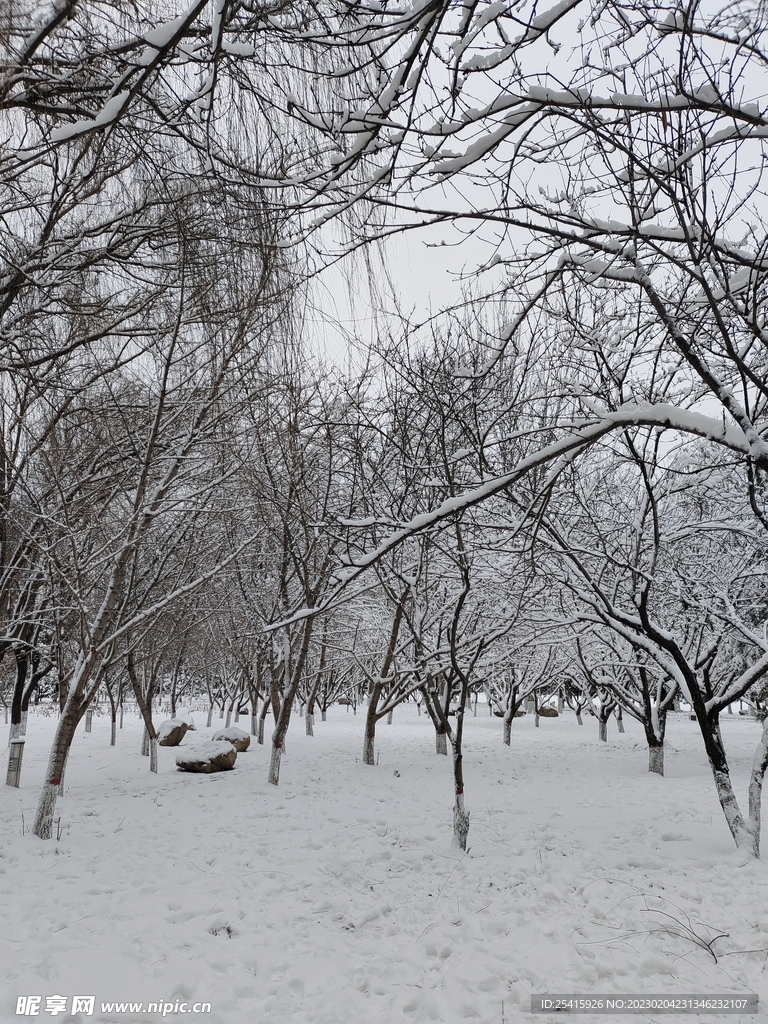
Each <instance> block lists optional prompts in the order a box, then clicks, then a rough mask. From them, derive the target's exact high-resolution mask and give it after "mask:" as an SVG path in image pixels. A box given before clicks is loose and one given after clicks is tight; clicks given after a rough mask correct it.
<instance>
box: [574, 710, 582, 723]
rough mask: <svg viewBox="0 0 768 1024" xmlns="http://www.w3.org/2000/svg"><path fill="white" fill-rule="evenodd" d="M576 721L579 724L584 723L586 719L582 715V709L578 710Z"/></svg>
mask: <svg viewBox="0 0 768 1024" xmlns="http://www.w3.org/2000/svg"><path fill="white" fill-rule="evenodd" d="M576 721H577V722H578V723H579V725H584V719H583V718H582V717H581V711H577V712H576Z"/></svg>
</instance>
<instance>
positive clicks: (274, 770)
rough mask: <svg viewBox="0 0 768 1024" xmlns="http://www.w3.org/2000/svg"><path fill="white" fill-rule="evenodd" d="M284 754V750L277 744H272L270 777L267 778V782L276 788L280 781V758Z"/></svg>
mask: <svg viewBox="0 0 768 1024" xmlns="http://www.w3.org/2000/svg"><path fill="white" fill-rule="evenodd" d="M282 754H283V748H282V747H281V746H278V745H277V744H275V743H273V744H272V756H271V757H270V759H269V775H268V776H267V782H269V783H270V785H272V786H276V785H277V784H278V782H279V781H280V758H281V757H282Z"/></svg>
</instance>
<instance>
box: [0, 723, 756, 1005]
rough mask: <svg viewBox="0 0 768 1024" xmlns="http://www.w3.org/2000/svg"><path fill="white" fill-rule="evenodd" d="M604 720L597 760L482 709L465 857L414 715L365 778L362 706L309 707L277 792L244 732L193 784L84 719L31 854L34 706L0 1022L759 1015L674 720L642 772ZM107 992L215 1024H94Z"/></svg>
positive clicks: (6, 923)
mask: <svg viewBox="0 0 768 1024" xmlns="http://www.w3.org/2000/svg"><path fill="white" fill-rule="evenodd" d="M196 717H197V724H198V727H199V726H201V725H202V724H204V716H202V715H197V716H196ZM241 724H243V723H241ZM626 724H627V733H626V734H625V735H623V736H621V735H618V734H617V733H616V731H615V724H614V723H613V722H611V724H610V734H609V742H608V743H607V744H602V743H599V741H598V738H597V724H596V722H595V720H594V719H592V718H589V717H587V718H586V719H585V725H584V726H583V727H581V728H580V727H579V726H578V725H577V724H576V722H575V721H574V718H573V715H572V714H571V713H570V712H566V715H565V717H563V718H560V719H557V720H553V719H547V720H542V722H541V728H539V729H534V727H533V721H532V719H531V718H530V717H528V718H524V719H520V720H517V721H516V722H515V723H514V726H513V734H512V746H511V748H506V747H504V746H503V744H502V742H501V722H500V721H499V720H498V719H496V718H491V717H488V713H487V709H486V708H483V707H482V706H481V707H480V708H479V711H478V717H477V718H475V719H472V718H470V719H469V720H468V728H467V735H466V751H465V771H466V788H467V805H468V807H469V809H470V811H471V828H470V836H469V843H470V849H469V850H468V851H467V853H466V854H464V855H462V854H461V853H459V852H457V851H456V850H454V849H452V848H451V845H450V838H451V808H452V781H451V765H450V760H449V758H446V757H439V756H437V755H436V754H435V753H434V733H433V730H432V727H431V724H430V722H429V720H428V719H427V718H425V717H423V716H422V717H417V714H416V710H415V708H405V709H403V708H401V709H398V710H397V711H396V712H395V719H394V723H393V724H392V725H391V726H387V725H386V724H385V723H384V722H382V723H380V725H379V728H378V737H377V740H378V744H377V745H378V750H379V753H380V759H379V764H378V765H377V767H375V768H370V767H366V766H364V765H363V764H362V762H361V759H360V750H361V746H362V741H361V734H362V726H363V721H362V716H361V715H358V716H357V717H354V716H353V715H352V713H351V712H346V711H345V710H344V709H342V708H339V709H336V708H334V709H332V710H331V712H330V713H329V718H328V721H327V722H325V723H322V722H320V721H319V716H318V720H317V724H316V726H315V733H316V735H315V737H314V739H310V738H307V737H305V736H304V735H303V730H304V723H303V721H301V720H300V719H299V718H298V717H296V719H295V720H294V724H293V726H292V729H291V732H290V733H289V736H288V743H287V747H288V753H287V756H286V758H285V759H284V761H283V766H282V773H281V781H280V786H279V788H277V789H276V788H274V787H271V786H268V785H267V782H266V775H267V764H268V756H269V748H268V747H267V746H264V747H259V746H257V745H256V744H255V741H254V744H253V745H252V746H251V749H250V750H249V751H247V752H245V753H242V754H239V755H238V759H237V765H236V768H235V769H234V770H233V771H231V772H225V773H220V774H216V775H210V776H200V775H188V774H184V773H182V772H180V771H177V770H176V768H175V751H174V750H173V749H169V748H165V749H164V748H161V750H160V772H159V775H158V776H152V775H150V773H149V771H148V758H143V757H141V755H140V753H139V746H140V730H139V723H138V721H137V720H136V719H130V720H128V719H126V727H125V729H123V730H122V732H121V733H119V737H118V745H117V747H116V748H114V749H112V748H110V747H109V722H108V719H107V718H106V717H101V718H96V719H94V725H93V732H92V733H91V734H85V733H84V732H83V731H82V729H83V726H82V725H81V726H80V729H79V731H78V735H77V737H76V739H75V743H74V746H73V750H72V755H71V757H70V762H69V767H68V769H67V779H66V786H67V792H66V796H65V797H64V798H63V799H62V800H61V801H60V802H59V805H58V809H57V816H58V815H59V814H60V816H61V818H60V822H59V832H60V836H59V838H54V839H52V840H50V841H49V842H42V841H40V840H38V839H37V838H35V837H34V836H31V835H30V834H29V827H30V823H31V821H32V818H33V815H34V808H35V803H36V798H37V793H38V788H39V785H40V782H41V780H42V776H43V770H44V766H45V762H46V759H47V752H48V745H49V741H50V737H51V735H52V731H53V725H54V723H53V720H52V719H50V718H44V717H40V716H38V717H36V716H34V715H33V716H31V718H30V724H29V729H28V734H27V736H28V738H27V748H28V749H27V751H26V754H25V764H24V775H23V782H22V786H21V788H20V789H18V790H15V789H11V788H8V787H4V788H3V794H2V822H3V845H2V855H1V858H0V891H1V894H2V896H1V902H0V908H1V912H2V919H3V929H2V939H1V940H0V941H1V943H2V952H1V954H0V963H2V965H3V969H2V975H3V976H4V984H5V985H6V987H5V990H4V992H3V995H2V999H1V1000H0V1017H1V1018H2V1020H3V1021H6V1020H7V1021H12V1020H21V1019H23V1017H22V1016H17V1015H16V1006H17V1002H16V1000H17V997H18V996H26V995H35V994H36V995H39V996H41V997H42V999H43V1001H42V1003H41V1012H40V1014H39V1018H40V1019H43V1020H49V1019H56V1020H58V1021H61V1020H68V1021H74V1020H78V1021H79V1020H82V1021H83V1022H86V1021H94V1022H96V1021H126V1022H127V1021H132V1022H145V1021H147V1022H149V1021H159V1020H161V1019H166V1020H167V1019H173V1020H179V1021H182V1020H186V1021H199V1022H204V1024H240V1022H243V1024H282V1022H291V1021H296V1022H313V1024H403V1022H405V1024H407V1022H417V1021H439V1022H441V1024H457V1022H459V1021H478V1022H482V1024H502V1022H504V1024H511V1022H514V1021H520V1020H528V1021H532V1022H539V1024H548V1022H550V1021H563V1020H565V1019H568V1020H572V1021H574V1022H576V1024H592V1022H601V1024H606V1022H607V1021H610V1020H612V1019H613V1018H612V1017H610V1016H593V1015H587V1016H578V1017H570V1016H566V1015H564V1014H557V1015H543V1014H542V1015H536V1016H529V1015H528V1010H529V1008H530V996H531V993H532V992H533V993H536V992H557V993H564V992H570V991H573V992H581V993H608V992H613V993H638V992H645V993H669V994H678V993H693V992H708V993H723V992H734V993H746V992H757V993H758V994H759V996H760V998H761V1005H762V1006H763V1007H768V967H767V966H766V963H767V960H768V868H766V865H765V864H764V863H762V862H754V861H751V860H749V859H748V858H747V857H745V856H743V855H741V854H739V853H738V852H736V850H735V848H734V846H733V843H732V841H731V838H730V835H729V833H728V831H727V828H726V825H725V821H724V819H723V816H722V814H721V811H720V809H719V806H718V803H717V800H716V797H715V791H714V787H713V785H712V781H711V776H710V774H709V770H708V768H707V766H706V763H705V760H704V756H703V752H702V745H701V740H700V738H699V735H698V731H697V728H696V725H695V723H693V722H690V721H689V720H688V718H687V716H683V715H680V716H672V720H671V722H670V724H669V728H668V744H667V777H666V778H663V779H662V778H659V777H657V776H653V775H649V774H647V772H646V766H647V753H646V748H645V744H644V741H643V737H642V733H641V731H640V729H639V728H638V727H637V726H636V725H635V723H633V722H632V721H628V722H627V723H626ZM219 725H220V722H219V721H218V720H217V719H215V720H214V726H215V727H218V726H219ZM246 727H247V726H246ZM211 731H212V730H211ZM723 731H724V735H725V741H726V745H727V749H728V751H729V754H730V760H731V765H732V769H733V772H734V776H735V778H736V780H737V783H738V790H739V795H740V797H741V796H744V798H745V799H746V794H745V788H746V779H747V774H748V768H749V763H750V761H751V757H752V751H753V749H754V746H755V743H756V742H757V739H758V736H759V731H760V729H759V726H758V725H757V724H756V723H755V722H754V721H747V720H744V719H740V718H738V717H736V716H733V717H730V716H727V715H724V716H723ZM206 733H207V730H205V729H200V731H199V732H198V733H197V734H195V733H190V734H188V735H187V737H186V738H185V740H184V745H189V744H191V743H193V742H196V741H197V740H198V739H199V738H201V735H202V736H205V735H206ZM396 773H399V775H398V774H396ZM23 831H25V834H22V833H23ZM764 845H765V847H766V849H768V836H766V837H765V839H764ZM721 933H727V935H726V936H725V937H721V938H717V939H716V940H715V941H714V943H713V944H712V949H713V953H714V955H713V954H712V953H710V951H709V950H708V949H707V948H705V947H706V944H707V943H709V942H710V940H711V939H712V937H713V936H715V935H718V934H721ZM715 957H716V958H717V959H716V960H715ZM53 995H62V996H66V997H67V999H68V1005H69V1007H70V1009H71V997H72V996H73V995H95V997H96V1003H95V1006H96V1008H95V1011H94V1013H93V1015H92V1016H86V1015H81V1016H78V1017H72V1016H67V1015H66V1014H58V1015H55V1016H54V1015H53V1014H51V1015H47V1014H46V1012H45V997H49V996H53ZM121 1000H125V1001H132V1002H139V1001H144V1002H149V1001H162V1002H173V1003H174V1004H175V1002H176V1001H177V1000H179V1001H186V1002H188V1004H189V1005H192V1004H193V1003H195V1002H196V1001H200V1002H205V1001H207V1002H210V1003H211V1004H212V1010H211V1012H210V1013H200V1014H186V1015H182V1014H178V1015H176V1014H174V1013H168V1014H167V1015H166V1017H165V1018H163V1017H162V1015H161V1014H160V1013H155V1012H152V1013H149V1012H144V1011H142V1012H136V1011H131V1012H125V1013H114V1012H102V1011H101V1010H100V1008H99V1007H100V1003H102V1002H108V1001H109V1002H115V1001H121ZM618 1019H619V1020H621V1021H626V1022H627V1024H633V1022H635V1021H638V1020H657V1019H658V1020H661V1021H668V1022H671V1021H673V1020H676V1019H680V1018H678V1017H670V1016H665V1017H660V1016H656V1015H654V1014H649V1015H648V1016H646V1017H637V1016H623V1017H620V1018H618ZM685 1019H687V1020H723V1021H731V1022H733V1024H736V1022H737V1021H740V1020H743V1021H745V1022H746V1021H751V1022H755V1021H758V1020H766V1019H768V1016H766V1014H765V1011H764V1010H761V1011H760V1014H759V1015H758V1016H757V1017H755V1016H744V1017H742V1016H740V1015H738V1014H737V1015H731V1016H728V1017H717V1016H714V1015H701V1016H697V1017H687V1018H685Z"/></svg>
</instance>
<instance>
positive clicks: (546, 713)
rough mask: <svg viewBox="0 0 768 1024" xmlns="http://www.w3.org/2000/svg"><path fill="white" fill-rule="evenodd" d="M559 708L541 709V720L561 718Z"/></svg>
mask: <svg viewBox="0 0 768 1024" xmlns="http://www.w3.org/2000/svg"><path fill="white" fill-rule="evenodd" d="M559 717H560V715H559V714H558V711H557V708H548V707H544V708H539V718H559Z"/></svg>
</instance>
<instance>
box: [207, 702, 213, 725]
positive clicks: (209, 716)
mask: <svg viewBox="0 0 768 1024" xmlns="http://www.w3.org/2000/svg"><path fill="white" fill-rule="evenodd" d="M212 721H213V704H211V706H210V707H209V708H208V721H207V722H206V723H205V728H206V729H210V728H211V722H212Z"/></svg>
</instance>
